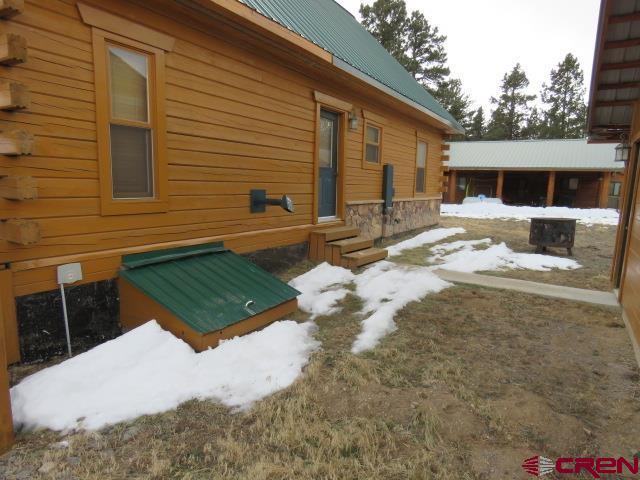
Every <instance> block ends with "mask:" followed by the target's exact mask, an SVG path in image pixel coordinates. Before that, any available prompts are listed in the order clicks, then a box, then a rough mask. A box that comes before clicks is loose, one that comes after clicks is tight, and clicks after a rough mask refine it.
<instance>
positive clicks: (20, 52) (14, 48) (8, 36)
mask: <svg viewBox="0 0 640 480" xmlns="http://www.w3.org/2000/svg"><path fill="white" fill-rule="evenodd" d="M0 1H1V0H0ZM26 61H27V39H26V38H24V37H23V36H21V35H16V34H15V33H3V34H2V35H0V65H4V66H5V67H10V66H12V65H18V64H20V63H24V62H26Z"/></svg>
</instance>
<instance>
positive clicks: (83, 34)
mask: <svg viewBox="0 0 640 480" xmlns="http://www.w3.org/2000/svg"><path fill="white" fill-rule="evenodd" d="M85 3H87V4H91V5H94V6H96V7H98V8H105V9H108V10H109V11H111V12H113V13H115V14H119V15H122V16H123V17H127V18H138V19H141V20H142V21H144V25H145V26H146V27H149V28H152V29H155V30H157V31H159V32H163V33H167V34H171V35H172V36H173V37H175V40H176V41H175V46H174V48H173V50H172V51H171V52H167V53H166V56H165V60H166V114H167V115H166V120H167V141H168V151H167V156H168V186H169V211H168V212H167V213H157V214H140V215H129V216H110V217H104V216H101V215H100V190H99V182H98V178H99V177H98V159H97V147H96V126H95V115H96V114H95V95H94V78H93V76H94V73H93V52H92V45H91V27H90V26H88V25H86V24H84V23H83V22H82V20H81V18H80V15H79V12H78V9H77V5H76V2H75V1H74V0H38V1H36V0H26V5H25V9H24V13H23V14H21V15H18V16H16V17H13V18H12V19H11V22H9V23H7V24H6V25H4V24H3V27H5V30H6V31H7V32H11V33H16V34H19V35H22V36H24V37H25V38H26V39H27V42H28V44H29V60H28V62H26V63H24V64H21V65H17V66H14V67H12V69H10V71H7V72H6V73H5V72H3V78H5V79H7V80H12V81H18V82H21V83H23V84H25V85H26V86H27V87H28V88H29V90H30V92H31V106H30V108H29V111H28V112H27V111H19V112H14V113H8V112H0V126H1V127H2V128H5V127H7V128H13V129H16V128H25V129H28V130H29V131H31V132H32V133H33V134H34V135H35V136H36V143H35V146H34V150H33V155H32V156H31V157H20V158H19V159H18V161H16V160H15V159H13V160H12V159H8V158H6V157H0V175H12V176H18V175H19V176H33V177H35V178H37V181H38V199H35V200H31V201H29V202H26V203H20V204H16V203H15V202H12V203H10V202H11V201H9V200H2V199H0V215H2V216H4V218H29V219H33V220H36V221H37V222H38V223H39V224H40V228H41V232H42V239H41V241H40V243H38V245H36V246H32V247H21V246H17V245H14V244H10V243H8V242H0V261H1V262H11V263H12V264H13V265H14V267H15V275H14V284H15V293H16V294H17V295H24V294H27V293H32V292H36V291H42V290H48V289H53V288H55V270H54V264H55V262H56V261H57V260H51V261H49V259H51V258H53V257H60V256H78V255H79V257H77V258H79V259H80V260H81V261H82V262H83V268H84V270H85V281H96V280H101V279H104V278H109V277H112V276H114V275H115V274H116V272H117V268H118V266H119V255H121V254H122V253H120V254H118V255H114V254H110V253H107V252H108V251H113V250H118V249H134V248H138V247H140V246H142V245H150V244H156V243H158V244H161V243H167V242H179V241H189V240H190V239H197V238H211V237H216V238H220V239H224V240H226V241H227V242H228V244H229V245H230V246H231V247H233V248H237V249H239V250H240V251H250V250H256V249H261V248H267V247H273V246H279V245H286V244H292V243H299V242H303V241H305V240H306V239H307V236H308V232H309V231H310V229H312V228H313V222H314V218H313V216H312V206H313V195H314V185H313V180H312V178H313V154H314V149H315V144H314V139H315V128H316V127H315V105H316V102H315V99H314V95H313V92H314V91H320V92H323V93H326V94H328V95H332V96H334V97H337V98H340V99H343V100H344V101H345V102H348V103H350V104H353V106H354V108H355V109H356V110H357V111H358V112H360V111H362V109H366V110H367V111H371V112H373V113H376V114H378V115H380V116H382V117H384V118H385V119H386V121H387V123H386V124H385V125H384V127H385V128H384V139H383V142H384V151H383V156H382V163H393V164H394V166H395V172H394V173H395V189H396V197H398V198H409V197H412V196H413V186H414V182H415V158H416V132H417V133H418V135H419V136H420V137H421V138H424V139H426V140H427V141H428V143H429V147H428V158H427V172H426V192H425V196H430V197H434V196H438V194H439V193H438V192H439V190H440V187H441V172H440V159H441V156H442V149H441V144H442V135H441V134H440V132H438V131H437V130H435V129H433V128H432V127H430V126H428V125H426V124H421V123H419V122H417V121H416V122H414V121H413V120H411V119H410V118H408V117H406V116H404V115H401V114H398V113H396V112H394V111H392V110H390V109H388V108H383V107H380V106H379V105H378V104H377V103H376V101H375V94H374V96H373V97H366V98H365V97H363V96H362V95H363V93H362V92H360V91H355V90H350V89H349V88H345V85H344V84H327V83H326V82H321V81H318V80H317V79H316V78H315V77H314V76H313V75H310V74H309V75H305V74H302V73H299V72H297V71H294V70H293V69H289V68H285V67H282V66H280V65H277V64H275V63H272V62H270V61H268V58H269V57H268V56H266V55H261V54H258V53H254V52H249V51H248V50H243V49H241V48H239V47H236V46H235V45H232V44H231V43H229V42H227V41H224V40H221V39H218V38H215V37H212V36H209V35H206V34H204V33H202V32H199V31H197V30H196V29H193V28H188V27H186V26H185V24H183V23H179V22H178V21H177V20H176V19H174V18H171V17H170V16H169V15H161V14H158V13H157V12H155V11H152V10H150V9H147V8H146V7H144V6H143V3H141V2H139V3H136V2H124V1H122V0H114V1H112V2H108V4H104V5H102V4H103V3H104V2H97V1H93V0H91V1H86V2H85ZM236 43H237V44H242V42H236ZM5 70H8V69H5ZM368 95H369V94H368ZM372 99H373V100H372ZM363 123H364V122H363V121H362V118H361V117H360V122H359V126H358V129H357V130H355V131H352V130H349V129H346V141H347V143H346V145H345V168H344V171H345V201H351V200H362V199H365V200H366V199H369V200H378V199H380V198H381V185H382V172H381V170H365V169H363V168H362V148H363V145H362V138H363V131H362V128H363ZM252 188H266V189H267V191H268V193H269V194H270V195H282V194H285V193H286V194H289V195H291V196H292V197H293V199H294V201H295V203H296V212H295V213H294V214H287V213H285V212H283V211H281V210H279V209H276V208H269V209H268V210H267V212H266V213H265V214H259V215H255V214H254V215H252V214H250V213H249V208H248V194H249V190H250V189H252ZM9 214H10V215H9ZM286 229H291V230H286ZM251 232H254V233H251ZM100 252H103V253H100ZM83 255H89V256H90V258H89V257H87V258H86V259H84V258H85V257H83ZM73 258H75V257H73ZM70 259H71V257H70V258H69V260H70ZM83 259H84V260H83ZM38 262H44V264H46V265H42V264H40V263H38ZM48 263H51V264H50V265H49V264H48ZM58 263H61V262H58ZM36 265H39V266H38V267H37V268H35V269H32V267H34V266H36Z"/></svg>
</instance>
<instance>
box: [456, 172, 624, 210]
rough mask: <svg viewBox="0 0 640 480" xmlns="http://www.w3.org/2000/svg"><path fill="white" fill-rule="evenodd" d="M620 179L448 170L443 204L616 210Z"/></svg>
mask: <svg viewBox="0 0 640 480" xmlns="http://www.w3.org/2000/svg"><path fill="white" fill-rule="evenodd" d="M621 181H622V179H621V176H620V175H619V174H617V173H614V172H580V171H556V170H549V171H540V170H525V171H523V170H470V169H469V170H450V172H449V188H448V192H447V194H446V197H445V202H446V203H462V201H463V200H464V199H465V197H473V196H479V195H484V196H486V197H490V198H500V199H501V200H502V201H503V202H504V203H505V204H507V205H527V206H558V207H573V208H617V197H618V196H619V188H614V189H613V191H612V188H611V187H612V184H613V183H620V182H621Z"/></svg>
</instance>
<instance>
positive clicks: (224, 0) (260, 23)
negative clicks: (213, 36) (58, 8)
mask: <svg viewBox="0 0 640 480" xmlns="http://www.w3.org/2000/svg"><path fill="white" fill-rule="evenodd" d="M177 1H178V2H179V3H181V4H183V5H185V6H194V5H197V6H198V7H199V8H198V10H200V11H201V10H202V9H208V10H211V11H214V12H220V11H221V10H222V11H225V12H226V13H228V14H232V15H233V16H235V17H240V18H241V19H242V20H243V21H245V22H246V23H247V24H249V25H252V26H253V27H254V29H256V28H257V29H258V30H260V31H267V32H269V33H270V34H272V35H275V36H276V37H278V38H279V39H280V40H283V41H285V42H287V43H289V44H291V45H294V46H295V47H296V48H297V49H300V50H302V51H303V52H304V53H306V54H308V55H312V56H313V57H314V58H315V59H316V60H319V61H320V62H322V63H325V64H329V65H331V66H334V67H336V68H338V69H340V70H341V71H343V72H345V73H347V74H348V75H350V76H352V77H355V78H357V79H358V80H361V81H363V82H365V83H367V84H368V85H371V86H372V87H374V88H376V89H377V90H379V91H381V92H383V93H385V94H386V95H389V96H391V97H392V98H393V99H395V100H397V101H400V102H402V103H404V104H405V105H407V106H409V107H411V108H413V109H414V110H416V111H418V112H420V113H422V114H425V115H427V116H428V117H429V119H430V120H431V121H434V120H435V121H436V122H437V123H439V124H440V125H441V128H442V129H443V130H444V131H445V133H447V134H450V135H457V134H464V132H465V131H464V128H462V126H461V125H459V124H458V123H457V122H452V121H451V120H449V119H446V118H444V117H442V116H440V115H438V114H436V113H435V112H433V111H431V110H429V109H428V108H426V107H423V106H422V105H420V104H419V103H417V102H414V101H413V100H411V99H409V98H407V97H405V96H404V95H402V94H400V93H398V92H396V91H395V90H393V89H392V88H389V87H387V86H386V85H385V84H383V83H382V82H380V81H378V80H376V79H375V78H373V77H371V76H369V75H367V74H366V73H364V72H362V71H360V70H358V69H356V68H354V67H353V66H351V65H349V64H348V63H346V62H345V61H343V60H341V59H340V58H338V57H336V56H335V55H333V54H332V53H331V52H328V51H326V50H324V49H323V48H322V47H320V46H318V45H316V44H315V43H313V42H312V41H310V40H308V39H306V38H304V37H303V36H301V35H299V34H297V33H296V32H293V31H292V30H289V29H288V28H286V27H284V26H282V25H280V24H279V23H278V22H276V21H275V20H272V19H271V18H268V17H266V16H264V15H262V14H261V13H259V12H257V11H255V10H253V9H252V8H251V7H249V6H247V5H245V4H243V3H241V2H239V1H238V0H177Z"/></svg>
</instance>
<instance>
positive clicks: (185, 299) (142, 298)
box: [119, 243, 300, 351]
mask: <svg viewBox="0 0 640 480" xmlns="http://www.w3.org/2000/svg"><path fill="white" fill-rule="evenodd" d="M122 260H123V262H122V270H121V271H120V278H119V287H120V321H121V323H122V326H123V327H124V328H125V329H131V328H135V327H137V326H139V325H142V324H143V323H145V322H147V321H149V320H153V319H155V320H156V321H157V322H158V323H159V324H160V325H161V326H162V327H163V328H164V329H166V330H169V331H170V332H172V333H173V334H174V335H176V336H177V337H179V338H182V339H183V340H185V341H186V342H187V343H189V344H190V345H191V346H192V347H193V348H194V349H195V350H197V351H202V350H205V349H207V348H208V347H215V346H217V345H218V342H219V341H220V340H223V339H227V338H232V337H235V336H237V335H244V334H246V333H249V332H251V331H253V330H257V329H259V328H261V327H264V326H265V325H268V324H269V323H271V322H273V321H275V320H277V319H279V318H282V317H283V316H285V315H288V314H290V313H292V312H294V311H295V310H296V309H297V307H298V301H297V296H298V295H299V294H300V292H298V291H297V290H296V289H294V288H292V287H290V286H289V285H287V284H286V283H284V282H282V281H281V280H279V279H278V278H276V277H274V276H273V275H271V274H269V273H267V272H265V271H264V270H262V269H261V268H260V267H258V266H257V265H254V264H253V263H251V262H250V261H248V260H247V259H245V258H244V257H241V256H240V255H238V254H236V253H234V252H232V251H231V250H228V249H226V248H225V247H224V246H223V244H222V243H212V244H206V245H199V246H194V247H180V248H172V249H168V250H160V251H154V252H148V253H140V254H134V255H125V256H124V257H123V259H122Z"/></svg>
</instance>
